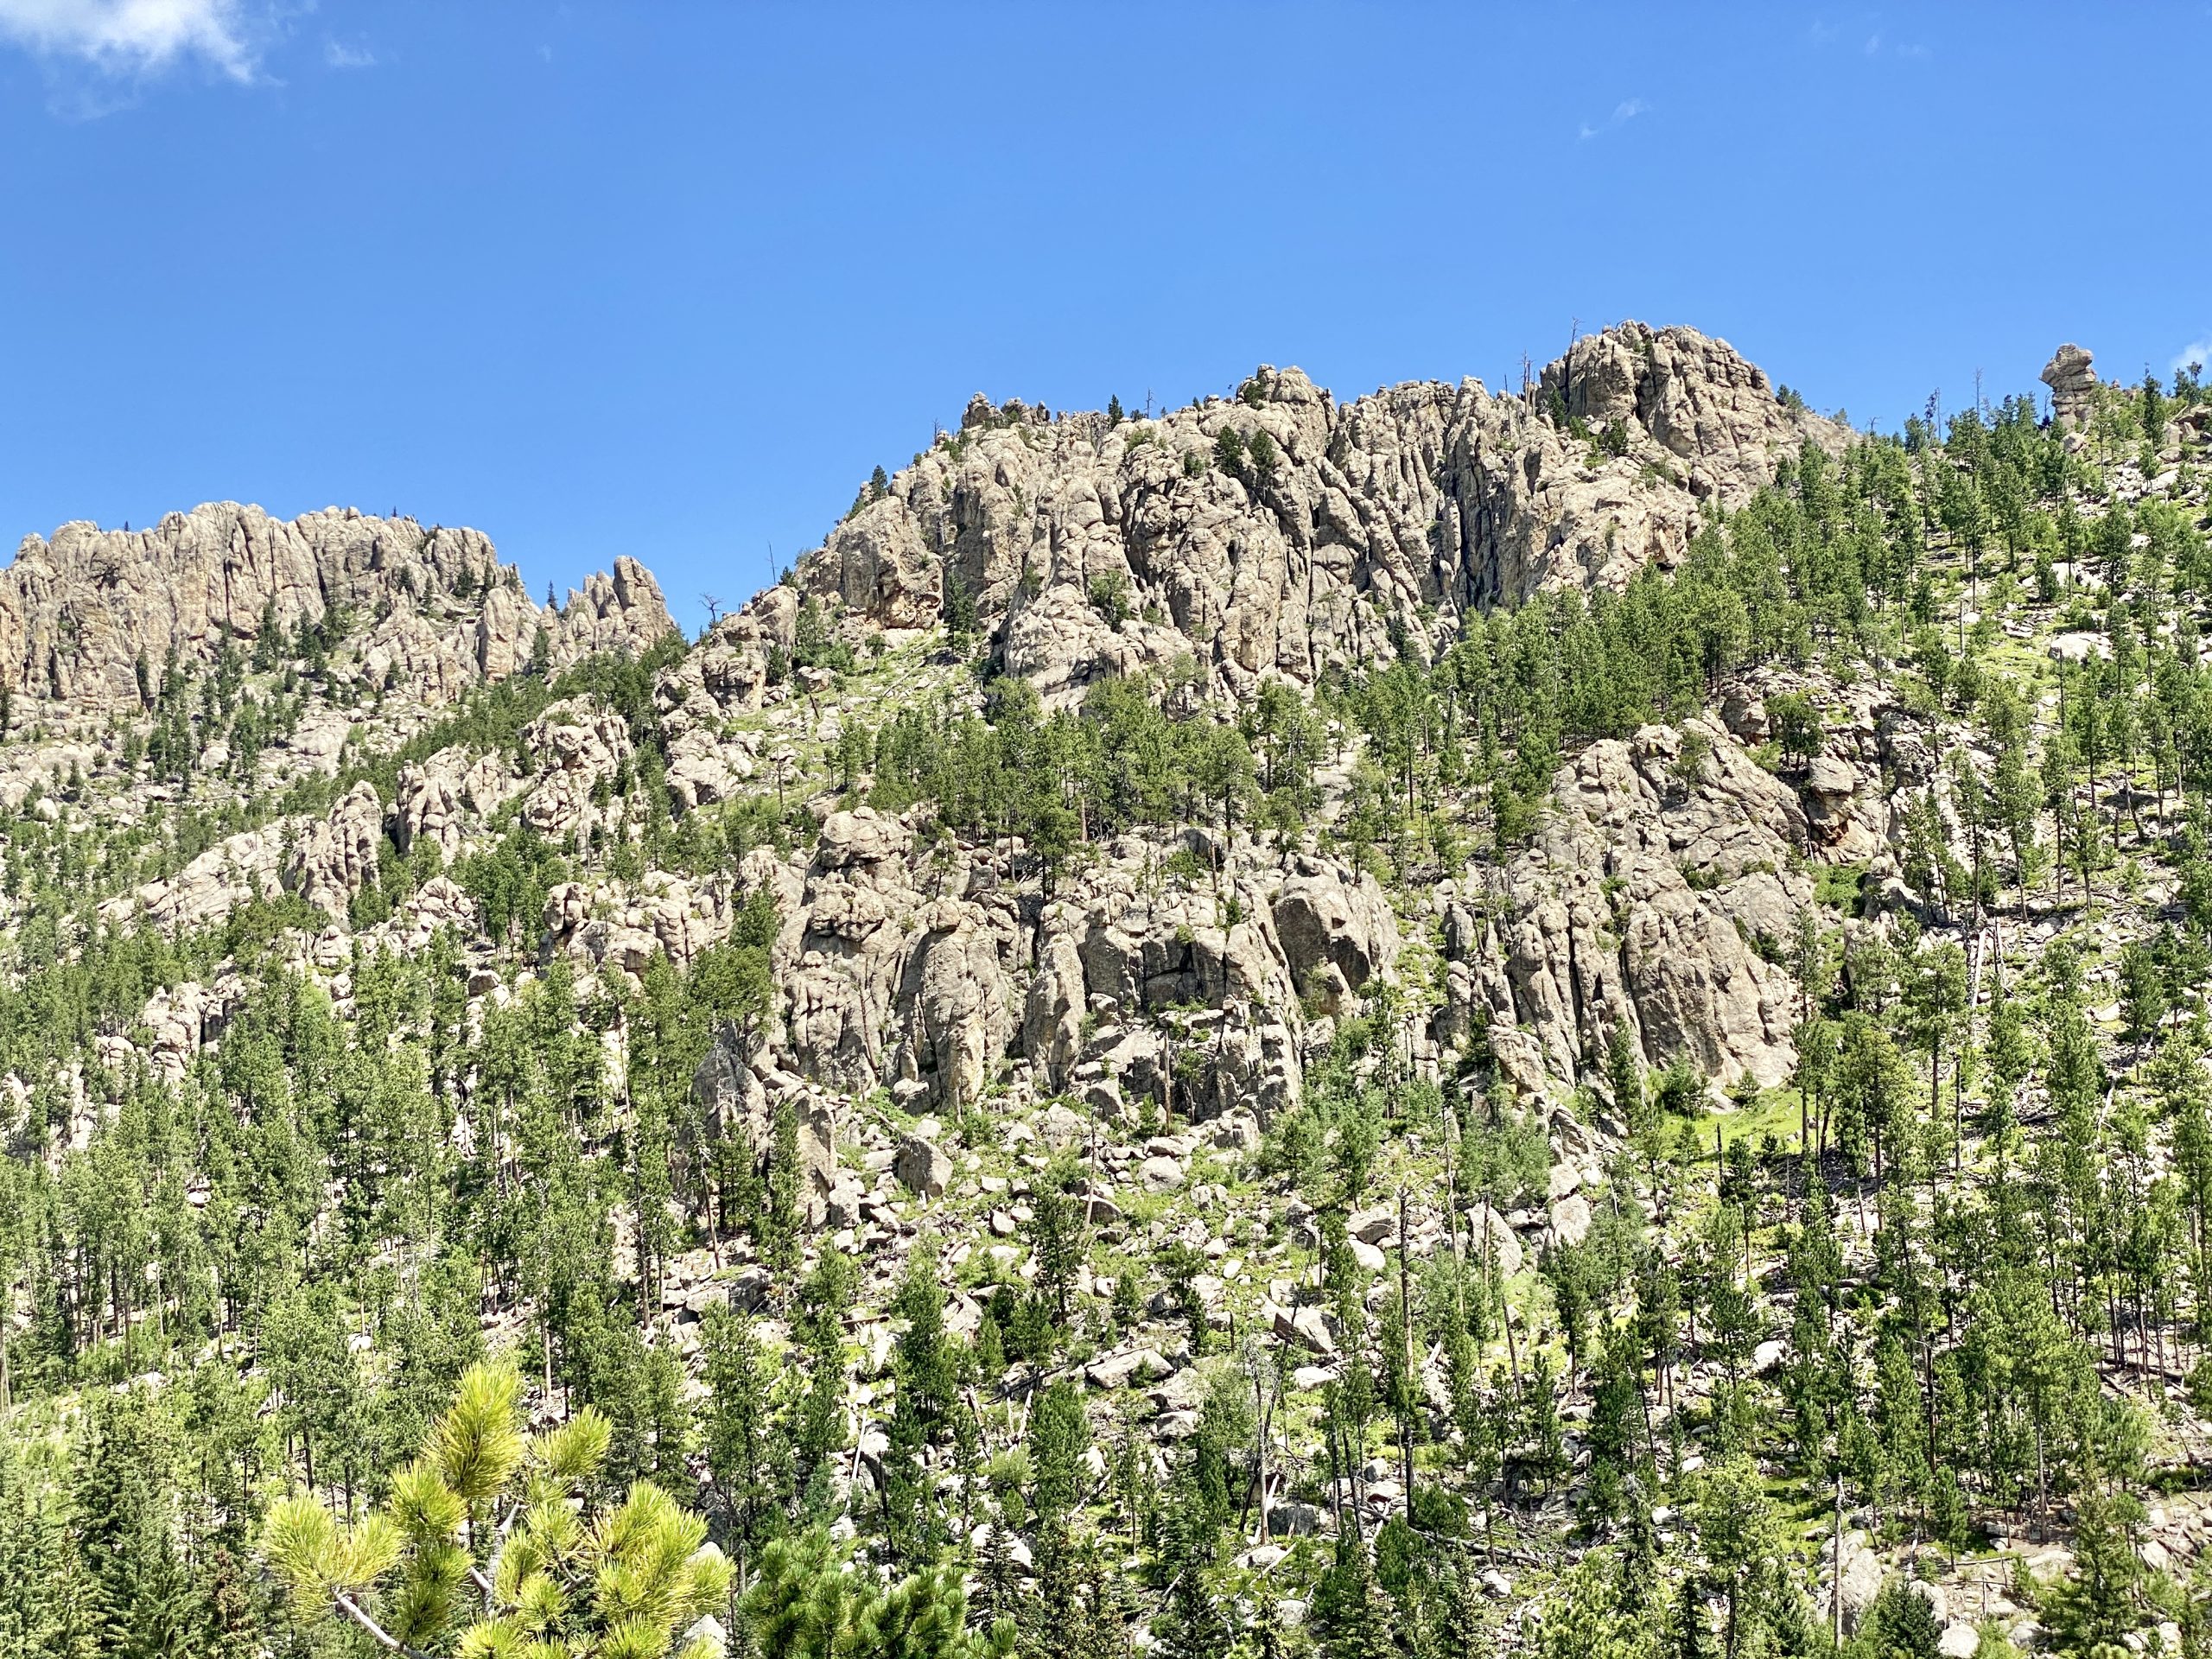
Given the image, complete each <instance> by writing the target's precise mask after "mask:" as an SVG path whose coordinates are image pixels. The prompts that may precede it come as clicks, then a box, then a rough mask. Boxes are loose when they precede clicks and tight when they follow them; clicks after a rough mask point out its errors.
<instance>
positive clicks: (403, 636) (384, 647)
mask: <svg viewBox="0 0 2212 1659" xmlns="http://www.w3.org/2000/svg"><path fill="white" fill-rule="evenodd" d="M338 605H343V606H346V607H350V608H352V609H353V611H354V612H355V613H357V615H358V616H359V618H360V620H366V621H369V622H370V623H371V626H370V627H369V630H368V632H367V634H366V636H365V640H364V641H363V644H362V646H361V650H362V659H363V664H364V668H365V671H367V672H369V673H370V674H371V675H372V676H373V677H374V678H375V679H376V680H377V682H378V683H385V681H386V680H387V679H389V680H391V682H392V683H396V684H401V685H404V686H405V687H406V688H407V690H409V691H410V694H411V695H414V696H418V697H420V698H422V699H423V700H424V701H428V702H442V701H449V700H450V699H451V698H453V697H454V696H459V695H460V693H461V691H463V690H466V689H467V686H469V685H470V684H473V683H476V682H477V681H479V680H480V679H486V678H489V679H498V678H502V677H505V676H506V675H509V674H512V673H513V672H515V671H517V670H518V669H520V668H522V667H524V666H526V665H527V664H529V662H530V660H531V654H532V652H533V650H534V648H535V646H536V643H537V631H538V630H539V628H541V627H543V629H544V630H545V632H546V636H547V639H546V643H547V648H548V652H549V654H550V661H551V663H552V664H553V665H554V666H556V667H559V666H561V665H563V664H567V663H569V662H572V661H574V660H575V659H576V658H580V657H583V656H587V655H589V654H590V653H592V652H596V651H602V650H607V649H609V648H612V647H615V646H626V647H629V648H632V649H642V648H643V647H645V645H650V644H651V643H652V641H654V640H655V639H659V638H660V637H661V636H662V635H664V634H665V633H667V632H670V631H671V629H672V628H673V627H674V626H675V624H674V623H673V622H672V621H671V620H670V618H669V614H668V608H667V607H666V605H665V604H664V603H663V601H662V599H661V593H660V588H658V585H656V584H655V582H654V581H653V578H652V575H650V574H649V573H648V572H647V571H646V569H645V567H644V566H643V565H641V564H639V563H638V562H637V561H636V560H634V559H630V558H621V559H618V560H617V561H616V562H615V567H614V572H613V575H611V576H609V575H603V574H596V573H595V574H594V575H593V576H591V578H590V579H589V580H588V581H587V582H585V584H584V587H583V589H582V592H581V593H575V594H571V595H570V596H569V604H568V605H567V606H566V607H563V608H560V609H555V608H551V607H548V608H544V609H541V608H540V607H538V606H537V605H535V604H533V603H532V602H531V600H530V598H529V596H528V595H527V594H524V592H523V590H522V585H521V579H520V577H519V576H518V575H517V574H516V572H515V570H514V569H513V568H512V566H508V565H503V564H501V563H499V556H498V554H497V553H496V552H495V551H494V550H493V546H492V543H491V541H490V540H489V539H488V538H487V537H485V536H484V535H482V534H481V533H480V532H479V531H473V530H454V529H448V528H446V527H444V526H432V527H430V528H429V529H425V528H424V527H423V525H421V524H416V522H415V521H414V520H412V519H410V518H370V517H367V516H366V515H365V514H363V513H360V512H356V511H354V510H353V509H351V508H346V509H345V510H342V511H341V510H339V509H336V508H332V509H329V510H327V511H325V512H310V513H307V514H304V515H302V517H300V518H295V519H292V520H290V521H289V523H288V522H286V521H284V520H283V519H278V518H270V516H269V515H268V514H267V513H265V512H263V511H262V510H261V509H260V508H258V507H252V506H241V505H238V503H236V502H232V501H223V502H213V503H209V504H207V505H202V506H198V507H195V508H194V509H193V510H192V511H191V512H172V513H170V514H168V516H167V517H166V518H163V519H162V521H161V522H160V523H159V524H156V525H155V526H154V527H153V528H152V529H150V530H142V531H114V530H102V529H100V528H99V526H97V525H95V524H86V523H73V524H64V525H62V526H61V528H60V529H59V530H57V531H54V535H53V537H51V538H50V539H49V538H48V537H39V536H29V537H25V538H24V539H23V542H22V545H21V546H20V547H18V548H17V549H16V557H15V562H14V563H12V564H10V566H9V567H8V568H7V569H5V570H0V685H5V686H6V687H7V688H8V689H9V690H10V691H11V692H15V693H19V694H22V695H25V696H33V697H41V698H52V699H54V700H57V701H63V702H68V703H70V704H71V705H73V707H75V708H76V709H80V710H91V709H137V707H138V706H139V704H140V702H141V701H142V699H143V692H144V690H145V689H146V688H145V687H144V686H143V685H142V683H141V675H140V664H141V663H142V662H143V664H144V665H145V669H146V672H147V675H148V677H149V678H150V679H152V680H154V681H156V682H157V681H158V678H159V676H160V675H161V672H162V666H163V664H164V663H165V662H166V660H167V659H168V655H169V653H170V652H175V654H176V657H177V659H178V661H179V662H180V663H181V664H187V665H188V666H199V667H204V666H206V665H207V664H211V663H213V661H215V660H216V658H218V657H219V655H220V654H221V652H222V649H223V646H224V644H225V643H226V641H227V642H229V643H230V644H231V645H233V646H235V647H237V648H238V649H240V650H245V651H250V650H251V648H252V645H253V642H254V640H255V639H256V638H257V635H258V634H259V632H260V631H261V629H262V628H263V627H264V626H274V627H276V628H278V629H280V630H282V631H283V639H285V641H286V642H287V643H288V646H289V642H290V641H292V640H293V639H296V635H297V631H298V629H299V626H300V624H301V623H302V622H308V623H314V622H318V621H320V620H321V619H322V618H323V617H324V616H325V615H326V614H327V613H328V612H329V610H330V609H331V607H334V606H338Z"/></svg>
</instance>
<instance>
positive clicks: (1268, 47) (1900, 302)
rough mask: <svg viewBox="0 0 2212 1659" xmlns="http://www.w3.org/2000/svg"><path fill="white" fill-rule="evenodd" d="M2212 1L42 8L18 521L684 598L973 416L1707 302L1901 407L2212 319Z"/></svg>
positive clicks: (22, 230)
mask: <svg viewBox="0 0 2212 1659" xmlns="http://www.w3.org/2000/svg"><path fill="white" fill-rule="evenodd" d="M2208 47H2212V10H2208V8H2207V7H2205V6H2204V5H2202V4H2194V5H2189V6H2171V7H2166V6H2157V5H2131V6H2127V7H2118V6H2112V7H2105V6H2098V7H2084V6H2080V5H2056V4H2054V5H2047V6H2035V5H2007V6H1997V5H1989V6H1978V7H1939V6H1916V7H1912V8H1909V9H1903V8H1901V9H1894V10H1871V9H1854V8H1850V7H1839V8H1831V7H1802V6H1796V5H1790V4H1782V3H1771V0H1770V3H1764V4H1757V5H1745V6H1741V7H1723V6H1709V7H1707V6H1687V5H1677V4H1666V5H1657V6H1654V5H1649V4H1643V5H1620V6H1608V5H1599V4H1572V3H1567V4H1556V5H1545V6H1511V7H1497V8H1494V9H1493V8H1485V7H1478V6H1472V5H1463V6H1449V7H1444V6H1438V7H1425V6H1416V5H1410V4H1405V5H1395V4H1379V3H1370V4H1356V5H1355V4H1341V5H1328V6H1324V5H1300V4H1294V3H1277V4H1271V5H1265V6H1262V5H1236V4H1204V3H1185V4H1178V5H1147V4H1145V3H1141V0H1122V3H1116V4H1112V5H1106V4H1076V3H1045V0H1035V3H1031V4H1028V5H1021V6H1016V5H1011V4H1008V5H991V4H981V3H958V0H955V3H950V4H943V5H931V6H905V7H897V8H893V7H882V8H874V7H866V6H859V5H836V4H831V3H827V0H822V3H815V4H810V5H804V6H802V5H797V4H792V5H769V4H758V5H753V4H736V3H728V4H715V5H707V4H690V3H680V0H660V3H652V4H645V3H637V4H626V5H616V4H603V5H602V4H589V3H581V0H579V3H571V4H563V5H539V4H521V3H512V4H511V3H497V0H466V3H460V4H454V3H436V4H429V3H412V0H376V3H365V0H321V3H319V4H307V3H299V0H292V3H277V0H270V3H262V0H0V230H4V238H3V239H0V386H4V396H0V534H3V535H4V536H5V537H9V538H12V537H16V536H19V535H21V534H22V533H24V532H27V531H46V530H49V529H51V528H52V527H53V526H54V524H58V523H60V522H62V521H64V520H66V519H69V518H94V519H98V520H99V521H101V522H103V523H106V524H119V523H122V522H124V521H125V520H128V521H130V522H131V523H134V524H143V523H146V522H149V521H150V520H151V519H152V518H156V516H158V515H159V514H160V513H161V512H163V511H166V510H167V509H168V508H171V507H175V506H188V505H191V504H193V503H194V502H197V501H200V500H203V499H220V498H225V497H232V498H237V499H245V500H251V501H257V502H259V503H261V504H262V505H264V506H266V507H268V508H269V509H270V511H272V512H280V513H284V514H287V515H289V514H291V513H295V512H302V511H304V510H307V509H309V508H313V507H317V506H321V505H327V504H330V503H351V504H353V505H359V506H361V507H363V508H365V509H368V510H371V511H375V512H384V511H387V510H390V509H391V508H393V507H397V508H399V509H401V510H402V511H405V512H413V513H415V514H416V515H417V516H418V517H420V518H423V519H424V520H426V521H429V520H435V521H440V522H443V523H448V524H474V525H476V526H478V527H480V528H481V529H483V530H485V531H487V532H489V533H490V534H491V535H492V536H493V538H494V539H495V540H496V541H497V542H498V543H499V548H500V550H501V551H502V553H503V554H504V555H505V556H507V557H509V558H512V559H516V560H518V561H519V562H520V563H521V565H522V568H523V571H524V575H525V577H526V578H527V579H528V580H529V581H530V582H531V586H532V588H533V590H541V589H542V588H543V586H544V585H545V583H546V582H549V581H551V582H558V583H560V584H561V585H563V586H564V587H565V586H567V585H568V584H569V583H571V582H575V581H576V580H578V579H580V578H581V576H582V575H583V573H584V572H586V571H588V570H589V569H594V568H598V567H601V566H604V565H606V564H607V563H609V562H610V561H611V560H612V559H613V557H614V556H616V555H617V554H619V553H631V554H634V555H636V556H639V557H640V558H642V559H644V560H645V562H646V563H649V564H650V565H651V566H652V568H653V569H655V570H656V571H658V573H659V574H660V575H661V576H662V578H663V581H664V586H665V587H666V588H667V589H668V592H669V595H670V599H671V604H672V605H673V607H675V608H676V609H677V613H678V614H679V616H682V617H683V618H684V620H687V621H696V620H697V619H698V617H699V615H700V610H699V607H698V603H697V596H698V595H699V594H702V593H708V592H711V593H714V594H718V595H720V596H721V598H722V599H723V600H724V601H726V602H727V601H734V600H737V599H741V598H742V597H743V596H744V595H745V594H748V593H750V592H751V591H752V590H753V588H756V587H758V586H760V584H761V583H762V582H765V581H766V580H767V579H768V578H769V575H770V574H771V569H772V567H771V564H770V559H771V556H773V558H774V560H775V562H776V563H788V562H789V560H790V559H791V557H792V556H794V555H795V554H797V553H798V551H800V550H802V549H804V548H805V547H808V546H810V545H813V544H814V543H817V542H818V541H819V539H820V538H821V536H822V534H823V531H824V530H825V529H826V528H827V527H828V526H829V524H832V523H833V522H834V521H835V519H836V517H837V515H838V513H839V512H841V511H842V509H843V507H844V506H845V505H847V504H848V503H849V501H850V499H851V498H852V495H853V493H854V490H855V487H856V486H857V485H858V484H859V482H860V481H861V480H862V479H864V478H865V477H866V476H867V475H868V471H869V469H870V468H871V467H874V465H876V464H877V463H878V462H881V463H883V464H884V465H886V466H887V467H894V468H895V467H897V466H899V465H900V464H902V463H903V462H904V461H906V460H907V458H908V457H909V456H911V455H912V453H913V451H914V450H916V449H917V448H920V447H922V446H923V445H925V444H926V443H927V442H929V440H930V437H931V431H932V426H933V423H939V422H942V423H945V424H948V425H950V424H954V423H957V420H958V418H959V414H960V410H961V407H962V405H963V404H964V403H965V401H966V399H967V397H968V395H969V393H970V392H971V391H976V390H979V389H980V390H982V391H988V393H990V394H991V395H992V396H993V397H1001V398H1002V397H1008V396H1015V395H1019V396H1021V397H1026V398H1028V399H1030V400H1032V401H1038V400H1041V401H1043V402H1045V403H1047V404H1051V405H1052V407H1054V408H1056V409H1058V408H1071V407H1096V406H1098V405H1101V404H1103V403H1104V402H1105V400H1106V398H1107V397H1108V395H1109V393H1118V394H1119V395H1120V396H1121V397H1122V401H1123V402H1124V403H1126V404H1132V405H1138V404H1142V403H1143V402H1144V400H1145V399H1146V397H1147V394H1148V395H1149V396H1150V397H1152V398H1153V400H1154V402H1155V403H1163V404H1174V403H1180V402H1184V401H1186V400H1187V399H1188V398H1190V397H1192V395H1193V394H1195V393H1199V392H1205V391H1222V390H1226V389H1227V388H1228V387H1229V386H1230V385H1231V384H1233V383H1234V381H1235V380H1236V379H1237V378H1239V377H1240V376H1241V375H1243V373H1245V372H1248V371H1249V369H1250V368H1251V367H1252V365H1255V363H1259V362H1271V363H1277V364H1288V363H1296V364H1299V365H1302V366H1303V367H1304V368H1305V369H1306V370H1307V372H1310V373H1311V374H1313V377H1314V378H1316V379H1317V380H1319V381H1320V382H1322V383H1323V384H1324V385H1331V386H1332V387H1334V388H1335V389H1336V390H1337V391H1338V392H1339V394H1351V393H1357V392H1359V391H1366V390H1370V389H1371V388H1373V387H1375V386H1376V385H1382V384H1383V383H1386V382H1390V381H1395V380H1401V379H1408V378H1424V377H1437V378H1456V377H1458V376H1459V375H1462V374H1475V375H1478V376H1480V377H1482V378H1484V380H1485V381H1487V382H1488V383H1489V384H1491V385H1493V386H1496V385H1500V384H1502V383H1503V382H1505V381H1507V380H1508V379H1510V378H1516V377H1517V374H1518V372H1519V365H1520V362H1521V359H1522V354H1523V353H1526V354H1527V355H1528V356H1529V357H1530V358H1532V359H1535V361H1537V362H1538V363H1541V362H1542V361H1544V360H1545V359H1548V358H1550V357H1553V356H1555V355H1556V354H1557V353H1559V351H1560V349H1561V348H1562V347H1563V346H1565V344H1566V343H1567V339H1568V336H1569V334H1570V332H1571V330H1572V329H1573V328H1574V327H1578V326H1579V327H1582V328H1585V329H1587V328H1591V327H1597V326H1599V325H1600V324H1603V323H1605V322H1607V321H1617V320H1618V319H1621V318H1623V317H1629V316H1635V317H1642V318H1644V319H1646V320H1648V321H1654V322H1671V321H1681V322H1688V323H1691V324H1694V325H1695V326H1697V327H1700V328H1703V329H1705V330H1706V331H1707V332H1708V333H1712V334H1720V335H1723V336H1725V337H1726V338H1727V339H1729V340H1732V341H1733V342H1734V343H1735V344H1736V346H1738V348H1739V349H1741V350H1742V351H1744V352H1745V354H1746V355H1748V356H1750V357H1751V358H1752V359H1755V360H1756V361H1758V362H1760V363H1762V364H1763V365H1765V366H1766V367H1767V368H1768V369H1769V370H1770V372H1772V373H1773V374H1775V375H1776V376H1777V378H1780V379H1782V380H1783V381H1785V382H1787V383H1789V385H1794V386H1796V387H1797V388H1799V389H1800V390H1801V391H1802V392H1803V393H1804V394H1805V396H1806V397H1808V400H1810V401H1811V402H1812V403H1814V404H1815V405H1817V406H1819V407H1821V408H1823V409H1828V410H1833V409H1835V408H1837V407H1838V406H1841V407H1844V408H1846V409H1847V410H1849V411H1850V413H1851V414H1852V415H1853V417H1854V418H1856V419H1859V420H1860V421H1861V422H1864V421H1865V420H1866V418H1868V417H1870V416H1871V417H1876V418H1878V420H1879V421H1880V422H1881V423H1882V424H1884V425H1885V426H1895V425H1896V424H1897V423H1898V422H1900V421H1901V420H1902V418H1903V416H1904V414H1905V413H1906V412H1907V411H1908V410H1912V409H1915V408H1917V407H1918V406H1919V405H1920V404H1922V403H1923V401H1924V399H1925V398H1926V397H1927V396H1928V395H1929V392H1930V391H1934V390H1936V389H1937V388H1939V387H1940V388H1941V389H1942V392H1943V395H1944V399H1945V402H1946V404H1952V405H1955V404H1958V403H1959V402H1961V401H1963V400H1964V399H1966V398H1967V397H1971V396H1972V393H1973V387H1974V375H1975V372H1976V371H1977V370H1979V371H1980V372H1981V373H1982V375H1983V384H1984V386H1985V387H1986V390H1987V391H1988V392H1989V394H1990V395H1991V396H1992V397H1995V396H1997V395H1999V394H2000V393H2001V392H2003V391H2010V390H2024V389H2027V388H2030V387H2031V386H2032V385H2034V378H2035V374H2036V371H2037V369H2038V368H2039V367H2040V366H2041V365H2042V364H2043V363H2044V360H2045V359H2046V358H2047V357H2048V356H2049V354H2050V351H2051V349H2052V347H2054V346H2056V345H2057V344H2058V342H2059V341H2061V340H2068V339H2072V340H2079V341H2081V342H2082V343H2083V344H2085V345H2087V346H2090V347H2091V348H2093V349H2094V351H2095V353H2097V360H2098V365H2099V367H2100V368H2101V370H2102V371H2103V372H2105V373H2107V375H2115V376H2126V377H2127V378H2139V377H2140V375H2141V374H2142V372H2143V371H2144V369H2145V365H2150V366H2152V367H2154V368H2156V369H2158V370H2159V371H2160V372H2165V371H2166V370H2167V368H2168V367H2169V365H2171V363H2172V362H2173V361H2174V360H2175V359H2177V357H2180V356H2182V355H2183V354H2184V353H2187V352H2188V351H2189V349H2190V347H2191V346H2192V345H2193V344H2195V343H2196V342H2201V341H2204V340H2207V338H2208V336H2212V280H2208V277H2207V275H2206V273H2207V270H2208V269H2212V266H2208V262H2207V259H2206V255H2207V252H2208V247H2207V243H2208V239H2209V238H2212V232H2208V229H2207V216H2206V213H2205V212H2204V207H2203V201H2202V182H2201V181H2202V154H2203V146H2204V137H2203V133H2204V129H2203V126H2202V92H2201V71H2202V65H2203V64H2204V62H2205V61H2206V60H2207V57H2208V50H2207V48H2208ZM771 550H772V555H771Z"/></svg>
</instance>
